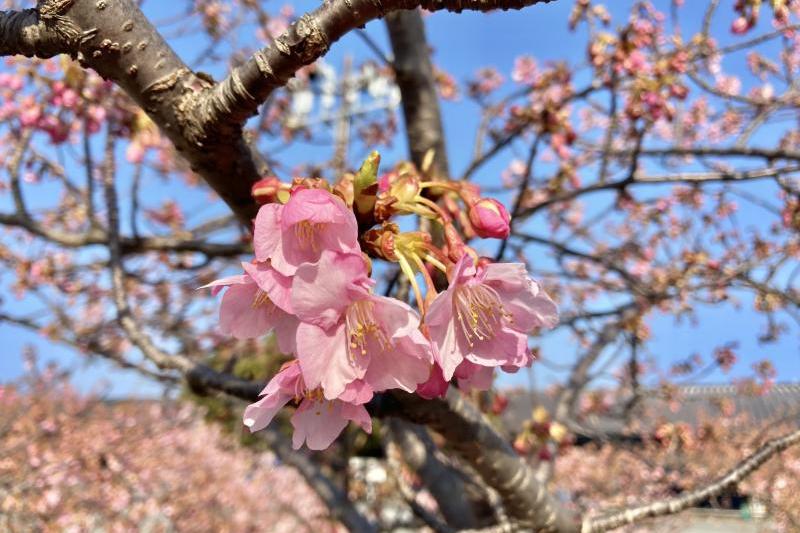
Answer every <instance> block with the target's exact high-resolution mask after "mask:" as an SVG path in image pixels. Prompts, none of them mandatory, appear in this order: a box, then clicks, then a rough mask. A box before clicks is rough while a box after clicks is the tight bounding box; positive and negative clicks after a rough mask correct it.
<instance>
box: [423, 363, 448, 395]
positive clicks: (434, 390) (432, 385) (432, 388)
mask: <svg viewBox="0 0 800 533" xmlns="http://www.w3.org/2000/svg"><path fill="white" fill-rule="evenodd" d="M449 386H450V384H449V383H448V382H447V381H446V380H445V379H444V375H443V374H442V367H440V366H439V365H438V364H434V365H433V366H432V367H431V373H430V376H429V377H428V381H426V382H425V383H421V384H420V385H419V386H418V387H417V390H416V393H417V394H418V395H420V396H422V397H423V398H425V399H426V400H433V399H434V398H444V395H445V394H447V389H448V387H449Z"/></svg>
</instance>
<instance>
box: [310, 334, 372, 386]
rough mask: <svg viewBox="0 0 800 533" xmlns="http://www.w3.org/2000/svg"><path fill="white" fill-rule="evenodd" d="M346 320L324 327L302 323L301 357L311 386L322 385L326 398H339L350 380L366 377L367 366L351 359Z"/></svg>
mask: <svg viewBox="0 0 800 533" xmlns="http://www.w3.org/2000/svg"><path fill="white" fill-rule="evenodd" d="M347 342H348V339H347V337H346V334H345V326H344V324H343V323H342V324H339V326H338V327H334V328H331V329H329V330H324V329H322V328H320V327H317V326H315V325H313V324H306V323H301V324H300V326H299V327H298V328H297V358H298V359H299V361H300V368H301V369H302V370H303V379H304V380H305V382H306V386H307V387H308V388H309V389H314V388H316V387H319V386H321V387H322V390H323V392H324V394H325V398H327V399H329V400H332V399H335V398H338V397H339V396H340V395H341V394H342V393H343V392H344V390H345V388H346V386H347V384H348V383H350V382H351V381H354V380H356V379H360V378H363V377H364V371H365V369H364V368H363V367H361V366H357V364H356V362H351V361H350V359H349V354H348V351H347Z"/></svg>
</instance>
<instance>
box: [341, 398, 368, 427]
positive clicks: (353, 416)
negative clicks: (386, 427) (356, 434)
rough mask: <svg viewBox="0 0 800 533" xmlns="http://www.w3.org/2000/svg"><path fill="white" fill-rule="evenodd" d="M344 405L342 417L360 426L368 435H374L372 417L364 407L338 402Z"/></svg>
mask: <svg viewBox="0 0 800 533" xmlns="http://www.w3.org/2000/svg"><path fill="white" fill-rule="evenodd" d="M338 403H340V404H341V405H342V416H343V417H344V418H346V419H347V420H350V421H351V422H355V423H356V424H358V425H359V426H360V427H361V429H363V430H364V431H366V432H367V433H372V417H370V416H369V412H367V410H366V408H365V407H364V406H363V405H353V404H350V403H344V402H338Z"/></svg>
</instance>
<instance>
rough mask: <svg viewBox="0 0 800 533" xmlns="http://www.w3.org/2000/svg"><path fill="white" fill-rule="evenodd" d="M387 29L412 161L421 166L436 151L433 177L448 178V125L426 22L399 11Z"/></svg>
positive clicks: (391, 16)
mask: <svg viewBox="0 0 800 533" xmlns="http://www.w3.org/2000/svg"><path fill="white" fill-rule="evenodd" d="M386 28H387V29H388V31H389V41H390V42H391V44H392V51H393V53H394V61H393V62H392V66H393V67H394V72H395V80H396V82H397V86H398V88H399V89H400V94H401V96H402V103H403V117H404V119H405V125H406V139H407V140H408V151H409V155H410V157H411V161H413V162H414V164H415V165H417V166H418V167H421V166H422V163H423V161H424V159H425V156H426V154H427V153H428V151H429V150H432V151H433V160H432V164H431V169H430V172H431V174H433V175H434V176H437V177H439V178H448V177H449V176H450V169H449V165H448V162H447V147H446V145H445V140H444V139H445V137H444V126H443V125H442V116H441V112H440V111H439V95H438V93H437V90H436V80H435V78H434V72H433V65H432V64H431V58H430V49H429V46H428V40H427V38H426V36H425V22H424V21H423V20H422V15H421V14H420V12H419V11H397V12H394V13H390V14H389V15H387V16H386Z"/></svg>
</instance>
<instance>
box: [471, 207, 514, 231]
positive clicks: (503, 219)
mask: <svg viewBox="0 0 800 533" xmlns="http://www.w3.org/2000/svg"><path fill="white" fill-rule="evenodd" d="M510 220H511V217H509V216H508V211H506V208H505V207H504V206H503V204H501V203H500V202H498V201H497V200H495V199H494V198H483V199H481V200H478V201H477V202H475V203H474V204H472V205H471V206H470V208H469V221H470V222H471V223H472V227H473V229H474V230H475V233H476V234H477V235H478V236H480V237H483V238H494V239H505V238H506V237H508V234H509V232H510V231H511V226H510V225H509V221H510Z"/></svg>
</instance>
